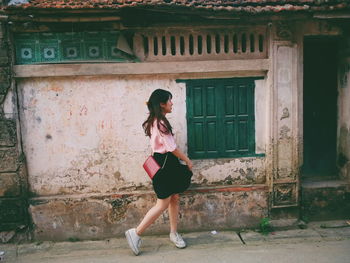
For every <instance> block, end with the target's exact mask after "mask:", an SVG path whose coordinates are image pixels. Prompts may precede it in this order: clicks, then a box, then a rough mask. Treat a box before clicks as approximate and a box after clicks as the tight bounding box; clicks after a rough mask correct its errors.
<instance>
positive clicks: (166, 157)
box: [162, 153, 169, 169]
mask: <svg viewBox="0 0 350 263" xmlns="http://www.w3.org/2000/svg"><path fill="white" fill-rule="evenodd" d="M168 154H169V153H167V154H166V156H165V161H164V163H163V165H162V169H163V168H164V166H165V163H166V160H167V159H168Z"/></svg>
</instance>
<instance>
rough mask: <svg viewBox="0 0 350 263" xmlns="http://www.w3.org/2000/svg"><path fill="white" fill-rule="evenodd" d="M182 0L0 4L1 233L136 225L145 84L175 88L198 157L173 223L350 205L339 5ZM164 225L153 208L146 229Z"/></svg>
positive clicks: (92, 231)
mask: <svg viewBox="0 0 350 263" xmlns="http://www.w3.org/2000/svg"><path fill="white" fill-rule="evenodd" d="M194 2H195V3H196V4H194V3H193V1H181V3H180V2H177V1H156V2H148V1H139V2H128V1H118V3H117V1H110V2H106V1H74V2H73V1H65V2H64V3H61V2H59V1H53V0H52V1H35V0H32V1H6V3H4V1H3V9H2V13H3V14H2V15H1V26H2V27H1V30H2V31H1V45H2V49H1V58H0V59H1V60H0V62H1V63H0V65H1V86H0V87H1V89H0V92H1V93H0V102H1V111H0V113H1V119H0V123H1V126H0V129H1V136H0V143H1V144H0V152H1V157H2V158H1V160H0V182H1V186H0V205H1V216H0V217H1V218H0V219H1V230H2V231H3V233H6V235H7V236H8V240H10V239H11V238H12V236H14V235H15V232H16V231H17V232H21V231H22V232H25V231H28V233H30V234H32V235H33V236H34V238H36V239H40V240H67V239H69V238H79V239H95V238H107V237H112V236H116V235H121V234H122V233H123V232H124V231H125V229H128V228H129V227H132V226H135V225H136V224H137V223H138V222H139V221H140V220H141V218H142V217H143V215H144V214H145V213H146V212H147V210H148V209H149V208H150V207H151V206H152V205H153V204H154V201H155V196H154V194H153V191H152V185H151V181H150V180H149V179H148V177H147V176H146V174H145V172H144V171H143V169H142V163H143V161H144V160H145V159H146V157H147V155H148V154H149V153H150V148H149V143H148V139H147V138H146V137H145V135H144V133H143V130H142V128H141V124H142V122H143V121H144V120H145V119H146V117H147V108H146V105H145V102H146V100H147V99H148V97H149V95H150V94H151V92H152V91H153V90H154V89H156V88H163V89H167V90H169V91H170V92H171V93H172V94H173V102H174V110H173V113H172V114H171V115H169V120H170V122H171V123H172V125H173V127H174V131H175V137H176V140H177V144H178V146H179V147H180V148H181V149H182V150H183V151H185V152H187V153H188V154H189V156H190V158H192V159H193V162H194V176H193V180H192V185H191V187H190V189H189V190H188V191H186V192H185V193H184V194H182V195H181V211H180V217H181V220H180V229H181V230H183V231H195V230H204V229H214V228H215V229H228V228H249V227H256V226H257V225H258V224H259V222H260V220H261V219H262V218H265V217H269V218H271V219H281V218H284V219H285V218H287V219H291V220H296V219H298V218H300V217H303V216H304V218H306V217H307V216H308V217H312V216H314V217H316V218H317V212H318V208H319V207H321V206H323V207H327V206H330V207H333V208H334V207H335V206H341V207H340V208H339V209H338V210H339V211H337V213H339V214H340V216H348V215H349V212H350V209H348V208H349V207H348V206H346V205H348V200H349V188H348V185H349V182H350V161H349V160H350V133H349V130H350V91H349V90H350V83H349V80H348V76H349V71H350V70H349V68H350V67H349V62H350V52H349V50H350V36H349V32H350V31H349V30H350V12H349V11H350V9H349V8H350V4H349V3H348V2H347V1H298V2H302V3H299V4H298V3H296V1H270V2H269V1H256V3H254V4H252V3H249V1H247V2H246V1H227V3H225V4H224V3H217V2H215V1H214V2H213V1H194ZM319 184H321V185H323V187H321V189H322V191H323V193H325V192H324V191H326V192H327V193H328V194H329V195H328V194H323V196H320V194H319V192H317V190H316V192H313V191H314V190H310V189H315V188H316V189H319V188H317V185H319ZM303 185H304V188H303ZM325 189H326V190H325ZM330 196H331V197H330ZM322 198H326V199H327V200H321V199H322ZM341 200H343V201H345V206H344V204H343V203H341ZM320 202H321V203H322V204H320ZM167 227H168V217H167V214H166V213H165V214H164V215H163V216H162V217H161V218H160V219H159V220H158V221H157V222H156V223H155V224H154V225H153V226H152V227H151V228H150V229H149V230H148V231H149V233H162V232H166V231H167Z"/></svg>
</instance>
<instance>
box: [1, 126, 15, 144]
mask: <svg viewBox="0 0 350 263" xmlns="http://www.w3.org/2000/svg"><path fill="white" fill-rule="evenodd" d="M16 141H17V134H16V123H15V122H14V121H11V120H0V146H6V147H11V146H15V144H16Z"/></svg>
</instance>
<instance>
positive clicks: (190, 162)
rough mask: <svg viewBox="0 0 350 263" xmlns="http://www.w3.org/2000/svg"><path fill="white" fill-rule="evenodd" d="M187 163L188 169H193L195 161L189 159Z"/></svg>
mask: <svg viewBox="0 0 350 263" xmlns="http://www.w3.org/2000/svg"><path fill="white" fill-rule="evenodd" d="M186 165H187V167H188V169H189V170H190V171H192V167H193V163H192V161H191V160H190V159H188V161H187V162H186Z"/></svg>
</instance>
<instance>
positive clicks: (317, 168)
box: [302, 38, 337, 178]
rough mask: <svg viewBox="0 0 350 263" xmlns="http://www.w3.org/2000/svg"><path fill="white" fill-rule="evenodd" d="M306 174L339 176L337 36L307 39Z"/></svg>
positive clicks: (305, 99)
mask: <svg viewBox="0 0 350 263" xmlns="http://www.w3.org/2000/svg"><path fill="white" fill-rule="evenodd" d="M303 114H304V164H303V169H302V174H303V177H308V178H309V177H321V178H326V177H335V176H336V175H337V170H336V142H337V139H336V138H337V40H336V39H334V38H305V39H304V112H303Z"/></svg>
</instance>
